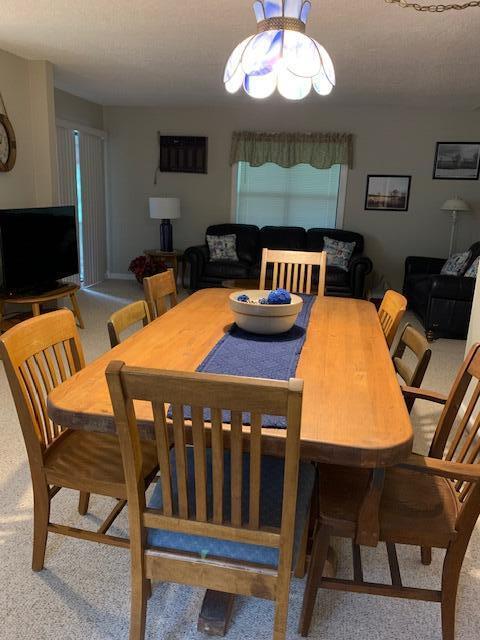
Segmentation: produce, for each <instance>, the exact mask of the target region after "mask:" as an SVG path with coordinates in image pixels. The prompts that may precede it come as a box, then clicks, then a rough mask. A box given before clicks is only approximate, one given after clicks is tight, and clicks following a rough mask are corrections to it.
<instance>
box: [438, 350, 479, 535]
mask: <svg viewBox="0 0 480 640" xmlns="http://www.w3.org/2000/svg"><path fill="white" fill-rule="evenodd" d="M472 385H473V389H472ZM469 390H470V393H471V395H470V397H469V400H468V403H467V407H466V410H465V411H463V409H462V408H463V407H464V406H465V402H466V398H467V393H468V392H469ZM477 412H478V413H477ZM479 432H480V344H476V345H473V347H472V348H471V349H470V352H469V353H468V355H467V357H466V359H465V362H464V364H463V365H462V367H461V368H460V371H459V372H458V374H457V377H456V379H455V382H454V384H453V387H452V390H451V391H450V394H449V396H448V399H447V402H446V404H445V407H444V409H443V411H442V415H441V416H440V420H439V422H438V425H437V429H436V431H435V435H434V438H433V441H432V445H431V447H430V454H429V455H430V456H431V457H433V458H443V459H445V460H447V461H451V462H456V463H463V464H479V463H480V441H479ZM474 485H475V490H473V486H474ZM453 486H454V488H455V490H456V491H457V493H458V496H459V500H460V502H461V503H462V504H463V507H462V510H461V513H460V516H459V518H460V520H461V521H473V520H472V519H473V518H474V519H475V520H476V518H477V517H478V510H479V509H480V486H479V483H475V482H464V481H460V480H459V481H456V482H454V484H453ZM477 503H478V504H477ZM474 511H475V513H474ZM460 520H459V524H458V525H457V526H459V527H461V524H460Z"/></svg>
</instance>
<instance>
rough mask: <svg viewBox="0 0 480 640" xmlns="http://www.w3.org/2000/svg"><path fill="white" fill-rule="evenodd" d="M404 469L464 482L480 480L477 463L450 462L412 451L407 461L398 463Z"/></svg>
mask: <svg viewBox="0 0 480 640" xmlns="http://www.w3.org/2000/svg"><path fill="white" fill-rule="evenodd" d="M396 466H397V467H400V468H402V469H410V470H411V471H420V472H421V473H426V474H428V475H431V476H441V477H443V478H448V479H449V480H460V481H462V482H478V481H479V480H480V466H479V465H476V464H464V463H462V462H450V461H448V460H439V459H438V458H429V457H427V456H420V455H418V454H416V453H412V454H411V455H410V456H409V457H408V458H407V459H406V460H405V462H401V463H400V464H399V465H396Z"/></svg>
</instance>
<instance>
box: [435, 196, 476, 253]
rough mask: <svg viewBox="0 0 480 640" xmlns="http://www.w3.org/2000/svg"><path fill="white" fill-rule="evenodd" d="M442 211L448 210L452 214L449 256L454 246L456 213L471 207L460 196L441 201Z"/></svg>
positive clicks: (468, 209) (469, 209)
mask: <svg viewBox="0 0 480 640" xmlns="http://www.w3.org/2000/svg"><path fill="white" fill-rule="evenodd" d="M442 211H450V213H451V214H452V232H451V234H450V251H449V254H448V256H449V257H450V256H451V255H452V253H453V248H454V246H455V233H456V230H457V229H456V227H457V217H458V213H460V212H461V211H463V212H467V211H471V208H470V205H469V204H467V203H466V202H465V201H464V200H460V198H452V199H451V200H447V201H446V202H444V203H443V205H442Z"/></svg>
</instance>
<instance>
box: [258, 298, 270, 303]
mask: <svg viewBox="0 0 480 640" xmlns="http://www.w3.org/2000/svg"><path fill="white" fill-rule="evenodd" d="M258 303H259V304H268V300H267V298H259V300H258Z"/></svg>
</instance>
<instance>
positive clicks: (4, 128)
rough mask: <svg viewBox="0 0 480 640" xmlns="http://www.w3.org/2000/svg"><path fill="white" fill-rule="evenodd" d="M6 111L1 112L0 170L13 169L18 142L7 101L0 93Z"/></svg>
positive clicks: (0, 99)
mask: <svg viewBox="0 0 480 640" xmlns="http://www.w3.org/2000/svg"><path fill="white" fill-rule="evenodd" d="M0 101H1V103H2V105H3V111H4V113H0V171H11V170H12V169H13V167H14V166H15V160H16V159H17V142H16V140H15V132H14V130H13V127H12V123H11V122H10V120H9V118H8V115H7V110H6V109H5V103H4V102H3V99H2V97H1V95H0Z"/></svg>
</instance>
